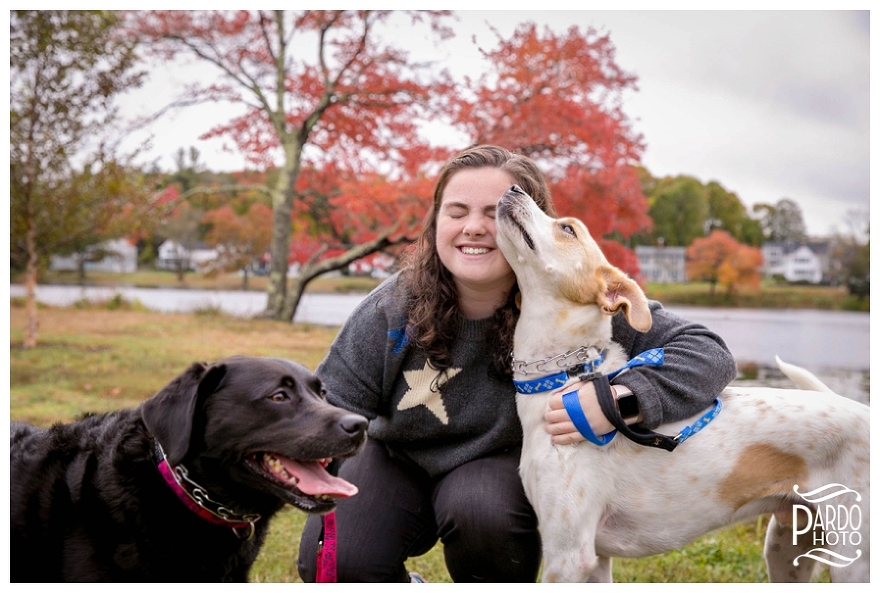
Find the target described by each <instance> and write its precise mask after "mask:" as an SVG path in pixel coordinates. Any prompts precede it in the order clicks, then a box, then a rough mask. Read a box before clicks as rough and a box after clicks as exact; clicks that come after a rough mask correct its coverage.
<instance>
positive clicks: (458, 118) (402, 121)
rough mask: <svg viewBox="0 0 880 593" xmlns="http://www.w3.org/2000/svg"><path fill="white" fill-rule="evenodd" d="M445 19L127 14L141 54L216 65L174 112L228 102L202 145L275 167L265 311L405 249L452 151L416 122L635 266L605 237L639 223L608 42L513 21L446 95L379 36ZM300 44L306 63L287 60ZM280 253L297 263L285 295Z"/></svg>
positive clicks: (636, 145)
mask: <svg viewBox="0 0 880 593" xmlns="http://www.w3.org/2000/svg"><path fill="white" fill-rule="evenodd" d="M449 16H450V14H449V13H448V12H447V11H413V12H400V13H394V12H389V11H302V12H291V13H285V12H283V11H276V12H235V13H229V12H212V11H202V12H183V11H152V12H145V13H139V12H136V13H132V15H131V22H132V30H133V31H135V32H136V33H137V34H138V35H139V36H140V37H141V39H143V40H145V41H146V42H147V44H148V47H149V48H151V50H152V51H153V53H154V55H157V56H160V57H162V58H163V59H171V58H173V57H175V56H176V55H177V54H178V53H185V54H188V55H190V56H195V57H196V58H197V59H199V60H203V61H205V62H207V63H210V64H213V65H214V66H215V67H216V69H217V72H218V74H219V77H218V79H217V80H216V81H215V82H214V83H213V84H209V85H201V86H199V85H193V86H192V87H191V88H188V89H186V91H185V93H184V95H183V97H182V99H181V101H180V102H179V104H181V105H184V104H196V103H198V102H202V101H208V100H215V101H227V102H232V103H236V104H239V105H242V106H243V112H242V114H241V115H240V116H239V117H236V118H234V119H233V120H231V121H229V122H221V123H218V125H216V126H215V127H214V128H212V129H211V130H209V131H208V132H207V133H206V134H205V136H204V137H224V138H227V139H230V140H231V141H232V143H233V144H234V146H235V147H237V149H238V150H239V151H240V152H241V153H242V154H243V155H244V156H245V157H246V158H248V159H249V161H250V162H251V163H253V164H254V165H255V166H258V167H263V168H269V167H274V168H275V170H274V173H273V174H272V175H266V179H271V183H268V184H267V187H266V190H265V191H266V193H267V194H268V195H269V196H270V197H271V202H272V205H273V233H272V245H271V254H272V268H271V273H270V276H269V284H268V293H269V299H268V305H267V310H266V314H267V315H270V316H273V317H276V318H282V319H292V318H293V315H294V313H295V310H296V306H297V304H298V302H299V296H300V294H301V293H302V290H303V289H304V287H305V284H306V283H307V282H308V281H309V280H310V279H311V278H313V277H315V276H317V275H318V274H321V273H323V272H325V271H328V270H331V269H337V268H340V267H342V266H344V265H347V264H348V263H349V262H351V261H354V260H355V259H357V258H359V257H363V256H365V255H367V254H370V253H373V252H375V251H377V250H382V249H388V248H393V246H394V245H397V244H400V243H405V242H408V241H409V240H411V239H412V238H413V236H414V233H415V230H416V229H417V228H418V226H419V223H420V222H421V220H422V219H423V215H424V211H425V209H426V208H427V207H428V204H429V203H430V196H431V194H432V188H433V176H434V175H435V174H436V170H437V167H438V165H439V164H440V163H442V161H443V160H445V158H447V157H448V156H449V155H450V154H451V153H452V152H455V151H457V150H458V149H460V148H462V147H461V146H456V147H444V146H436V145H434V144H432V143H431V142H430V141H428V140H427V139H426V138H425V137H424V135H425V134H426V132H425V130H424V127H423V125H422V124H423V123H424V122H426V121H428V120H431V119H434V120H444V121H447V122H449V124H450V125H451V126H452V127H453V128H454V129H458V130H460V131H463V132H464V133H465V134H466V135H467V137H469V138H470V139H471V142H470V143H472V144H478V143H493V144H499V145H502V146H505V147H507V148H509V149H511V150H513V151H516V152H520V153H523V154H526V155H528V156H530V157H532V158H534V159H535V160H536V161H538V162H539V164H540V165H541V167H542V169H543V170H544V171H545V172H547V174H548V176H549V178H550V181H551V184H552V187H553V191H554V196H555V201H556V204H557V208H558V210H559V211H560V213H563V214H570V215H574V216H578V217H579V218H581V219H583V220H584V221H585V222H586V223H587V225H588V226H589V227H590V230H591V232H592V233H593V235H594V236H595V237H596V238H597V240H599V242H600V244H601V245H603V247H604V248H605V249H606V251H607V252H608V255H609V259H611V260H612V262H613V263H615V264H616V265H618V266H620V267H622V268H623V269H625V270H627V271H628V272H630V273H635V272H636V271H637V263H636V260H635V257H634V256H633V255H632V253H631V252H630V251H629V250H626V249H624V248H622V246H620V244H619V243H614V242H611V241H609V240H608V239H607V237H608V236H609V235H612V234H615V235H616V236H618V237H623V238H626V237H628V236H629V235H630V234H632V233H633V232H635V231H636V230H638V229H643V228H647V227H649V226H650V220H649V219H648V218H647V216H646V214H645V213H646V211H647V204H646V202H645V198H644V196H643V195H642V192H641V190H640V186H639V183H638V177H637V173H636V170H635V165H638V162H639V158H640V154H641V150H642V145H641V138H640V137H639V136H638V135H637V134H635V133H634V132H633V131H632V129H631V126H630V124H629V121H628V120H627V118H626V116H625V115H624V113H623V111H622V109H621V106H620V100H621V95H622V93H623V91H625V90H627V89H634V88H635V78H634V77H633V76H631V75H629V74H626V73H624V72H622V71H621V70H620V68H619V67H618V66H617V65H616V64H615V62H614V47H613V45H612V44H611V42H610V39H609V38H608V37H607V36H599V35H597V34H596V33H595V31H594V30H592V29H588V30H587V31H586V33H582V32H580V31H579V30H578V29H577V28H574V27H573V28H571V29H570V30H568V31H567V32H566V33H564V34H561V35H557V34H554V33H552V32H550V31H549V30H548V31H545V32H544V33H543V34H539V33H538V31H537V27H536V26H535V25H534V24H526V25H522V26H521V27H519V28H518V29H517V30H516V32H515V33H514V35H513V36H512V37H511V38H510V39H507V40H505V39H501V38H500V36H499V44H498V46H497V47H496V48H495V49H494V50H492V51H488V52H485V54H484V55H485V56H486V58H487V61H488V64H489V67H488V70H487V73H486V75H485V76H483V77H480V79H478V80H476V81H471V80H468V81H467V82H466V84H465V85H454V84H452V83H451V82H450V80H451V79H450V77H449V75H448V74H447V73H446V72H437V71H436V70H431V69H430V67H428V68H424V67H423V66H425V65H424V64H422V65H420V64H417V63H416V62H415V61H414V60H412V59H411V58H410V57H409V56H408V54H407V52H405V51H404V50H402V49H400V48H399V47H396V46H395V45H394V42H395V41H397V39H391V40H383V39H382V38H381V34H382V31H383V29H382V27H383V25H387V24H388V23H389V21H391V20H393V19H395V18H397V19H400V18H401V17H407V18H409V19H411V21H412V23H417V22H418V21H424V22H425V23H426V24H427V26H428V27H429V28H430V30H431V31H433V32H434V33H436V34H437V35H438V37H439V38H440V39H441V40H443V39H448V37H450V36H451V30H450V29H448V28H446V27H445V26H444V25H443V23H444V22H445V19H446V18H447V17H449ZM385 31H386V32H387V31H388V29H385ZM294 39H296V41H297V43H300V45H295V44H294ZM303 43H305V44H308V45H310V47H311V48H312V49H310V50H308V53H307V54H302V53H297V52H298V51H300V49H301V48H302V47H307V46H308V45H303ZM311 56H316V58H315V59H312V60H309V59H306V57H311ZM267 170H268V169H267ZM292 238H293V240H291V239H292ZM298 245H299V246H301V247H304V248H307V249H308V254H307V255H308V257H305V256H306V254H305V253H303V251H304V250H303V249H300V248H299V247H298ZM291 253H293V255H294V259H298V260H301V261H300V263H302V264H304V265H303V266H302V267H301V268H300V275H299V277H298V278H296V279H295V281H294V282H293V283H290V284H288V282H287V268H288V264H289V261H290V255H291ZM298 254H302V255H298Z"/></svg>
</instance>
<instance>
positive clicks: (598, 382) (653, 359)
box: [513, 348, 721, 451]
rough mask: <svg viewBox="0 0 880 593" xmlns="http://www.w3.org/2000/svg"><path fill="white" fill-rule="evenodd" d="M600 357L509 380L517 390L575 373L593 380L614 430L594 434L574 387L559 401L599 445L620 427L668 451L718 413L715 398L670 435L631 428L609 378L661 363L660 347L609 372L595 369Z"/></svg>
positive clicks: (541, 387)
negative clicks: (693, 419) (525, 378)
mask: <svg viewBox="0 0 880 593" xmlns="http://www.w3.org/2000/svg"><path fill="white" fill-rule="evenodd" d="M573 352H577V351H573ZM571 354H572V353H566V354H564V355H562V356H561V357H558V358H563V359H564V358H566V357H569V356H570V355H571ZM604 360H605V353H604V352H600V353H598V355H597V356H594V357H592V358H590V359H589V360H586V361H585V362H582V363H579V364H577V365H575V366H573V367H571V368H569V369H567V370H565V371H562V372H559V373H554V374H552V375H548V376H545V377H540V378H538V379H532V380H529V381H514V382H513V383H514V386H515V387H516V391H517V393H523V394H530V393H540V392H545V391H552V390H554V389H558V388H560V387H562V386H564V385H565V383H566V382H567V381H568V379H570V378H571V377H574V376H577V378H578V379H579V380H581V381H593V385H594V386H595V388H596V395H597V398H598V401H599V405H600V407H601V408H602V412H603V413H604V414H605V416H606V417H607V418H608V419H609V420H610V421H611V423H612V424H613V425H614V426H615V430H612V431H611V432H609V433H608V434H605V435H601V436H597V435H596V434H595V433H594V432H593V429H592V428H591V427H590V423H589V422H588V421H587V417H586V415H585V414H584V410H583V408H582V407H581V404H580V400H579V399H578V394H577V390H574V391H570V392H568V393H565V394H563V396H562V405H563V406H564V407H565V411H566V412H567V413H568V416H569V418H571V421H572V423H573V424H574V426H575V428H577V429H578V432H580V433H581V435H583V437H584V438H585V439H587V440H588V441H590V442H591V443H593V444H595V445H599V446H604V445H607V444H608V443H610V442H611V440H612V439H613V438H614V436H615V435H616V434H617V432H618V431H620V432H621V433H623V435H624V436H625V437H627V438H629V439H630V440H632V441H633V442H635V443H638V444H640V445H644V446H647V447H658V448H661V449H666V450H667V451H672V450H673V449H675V447H677V446H678V445H680V444H681V443H683V442H685V441H686V440H687V439H688V438H690V437H692V436H693V435H695V434H697V433H698V432H700V430H702V429H703V428H705V427H706V425H708V424H709V423H710V422H711V421H712V420H714V419H715V417H716V416H718V413H719V412H720V411H721V400H719V399H716V400H715V405H714V406H713V407H712V409H710V410H709V411H708V412H706V413H705V414H703V415H702V416H700V418H698V419H697V421H696V422H694V423H693V424H690V425H688V426H685V427H684V428H683V429H682V430H681V431H679V433H678V434H677V435H675V436H674V437H670V436H668V435H664V434H660V433H657V432H654V431H651V430H647V429H642V428H640V427H635V428H634V427H632V426H628V425H627V424H626V422H625V421H624V420H623V418H622V417H621V416H620V410H618V409H617V403H616V402H615V400H614V394H613V393H612V392H611V384H610V381H611V379H613V378H614V377H616V376H617V375H619V374H620V373H622V372H624V371H626V370H627V369H630V368H633V367H638V366H643V365H649V366H659V365H661V364H663V348H653V349H651V350H646V351H645V352H642V353H641V354H639V355H638V356H635V357H633V358H632V359H630V360H629V361H628V362H627V363H626V364H625V365H623V366H622V367H620V368H619V369H617V370H616V371H613V372H611V373H609V374H608V375H603V374H601V373H599V372H597V371H596V370H595V369H596V367H597V366H598V365H599V364H601V363H602V362H603V361H604ZM516 364H517V363H514V370H520V371H521V372H522V369H521V368H520V369H517V366H516ZM519 364H520V367H523V366H525V365H524V363H519Z"/></svg>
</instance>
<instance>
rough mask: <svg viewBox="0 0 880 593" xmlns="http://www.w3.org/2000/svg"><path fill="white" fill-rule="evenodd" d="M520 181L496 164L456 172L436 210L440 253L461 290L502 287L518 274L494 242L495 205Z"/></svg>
mask: <svg viewBox="0 0 880 593" xmlns="http://www.w3.org/2000/svg"><path fill="white" fill-rule="evenodd" d="M515 183H516V181H515V180H514V178H513V177H512V176H511V175H510V174H509V173H507V172H505V171H502V170H501V169H496V168H494V167H481V168H479V169H462V170H461V171H458V172H457V173H455V174H453V175H452V177H450V178H449V181H448V182H447V184H446V188H445V189H444V190H443V194H442V196H441V202H440V209H439V211H438V212H437V245H436V248H437V254H438V255H439V257H440V261H441V262H443V265H444V266H446V268H447V269H448V270H449V271H450V272H451V273H452V276H453V277H454V279H455V283H456V285H457V288H458V291H459V296H460V297H461V298H466V295H468V294H473V293H474V292H476V293H483V292H486V291H496V290H497V291H502V292H503V293H505V294H506V292H507V291H509V290H510V288H511V287H512V286H513V283H514V281H515V280H516V277H515V276H514V275H513V270H511V268H510V266H509V265H508V263H507V260H506V259H504V256H503V255H502V254H501V250H499V249H498V245H496V244H495V205H496V204H497V202H498V200H499V199H500V198H501V196H502V195H504V192H505V191H507V189H508V188H510V186H512V185H514V184H515Z"/></svg>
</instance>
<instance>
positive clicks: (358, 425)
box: [339, 414, 370, 437]
mask: <svg viewBox="0 0 880 593" xmlns="http://www.w3.org/2000/svg"><path fill="white" fill-rule="evenodd" d="M369 423H370V422H369V420H367V419H366V418H364V417H363V416H360V415H358V414H346V415H345V416H343V417H342V418H340V419H339V426H340V428H342V430H343V431H345V432H346V433H348V434H350V435H351V436H353V437H360V436H361V435H363V434H364V433H365V432H366V431H367V425H368V424H369Z"/></svg>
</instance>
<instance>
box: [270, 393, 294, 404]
mask: <svg viewBox="0 0 880 593" xmlns="http://www.w3.org/2000/svg"><path fill="white" fill-rule="evenodd" d="M269 399H270V400H272V401H273V402H286V401H287V400H289V399H290V398H289V397H287V394H286V393H284V392H283V391H276V392H275V393H273V394H272V395H270V396H269Z"/></svg>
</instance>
